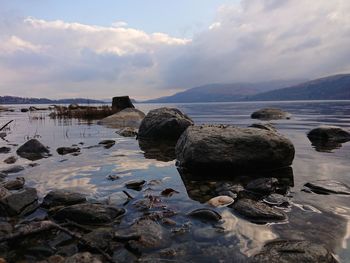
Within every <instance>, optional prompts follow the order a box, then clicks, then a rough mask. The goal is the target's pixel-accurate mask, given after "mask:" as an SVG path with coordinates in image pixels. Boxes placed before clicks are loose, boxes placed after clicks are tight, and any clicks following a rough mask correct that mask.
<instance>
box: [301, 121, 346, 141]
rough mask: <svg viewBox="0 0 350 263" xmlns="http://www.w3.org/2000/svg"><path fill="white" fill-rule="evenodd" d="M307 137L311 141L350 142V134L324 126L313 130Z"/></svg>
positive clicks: (334, 127) (343, 130)
mask: <svg viewBox="0 0 350 263" xmlns="http://www.w3.org/2000/svg"><path fill="white" fill-rule="evenodd" d="M307 136H308V137H309V139H310V140H311V141H314V140H332V141H339V142H346V141H350V132H349V131H347V130H345V129H343V128H341V127H338V126H327V125H322V126H319V127H317V128H315V129H312V130H311V131H310V132H309V133H308V134H307Z"/></svg>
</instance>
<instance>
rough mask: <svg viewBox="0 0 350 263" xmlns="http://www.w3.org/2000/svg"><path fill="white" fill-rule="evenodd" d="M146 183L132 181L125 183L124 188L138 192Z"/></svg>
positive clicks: (143, 181)
mask: <svg viewBox="0 0 350 263" xmlns="http://www.w3.org/2000/svg"><path fill="white" fill-rule="evenodd" d="M145 183H146V181H145V180H132V181H129V182H126V183H125V187H126V188H129V189H133V190H137V191H140V190H141V189H142V186H143V185H144V184H145Z"/></svg>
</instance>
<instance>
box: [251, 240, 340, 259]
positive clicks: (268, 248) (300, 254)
mask: <svg viewBox="0 0 350 263" xmlns="http://www.w3.org/2000/svg"><path fill="white" fill-rule="evenodd" d="M249 262H251V263H304V262H305V263H306V262H308V263H318V262H322V263H336V262H338V261H337V260H335V258H334V257H333V256H332V254H331V252H329V251H328V250H327V249H326V248H325V247H323V246H321V245H318V244H313V243H310V242H309V241H296V240H278V241H272V242H270V243H268V244H266V245H265V246H264V247H263V249H262V251H261V252H260V253H258V254H257V255H255V256H253V257H252V258H251V259H250V261H249Z"/></svg>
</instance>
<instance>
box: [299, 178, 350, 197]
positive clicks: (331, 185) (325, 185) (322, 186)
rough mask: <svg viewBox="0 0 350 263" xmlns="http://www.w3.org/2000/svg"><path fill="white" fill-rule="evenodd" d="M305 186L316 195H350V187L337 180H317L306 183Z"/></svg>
mask: <svg viewBox="0 0 350 263" xmlns="http://www.w3.org/2000/svg"><path fill="white" fill-rule="evenodd" d="M304 186H306V187H307V188H309V189H310V190H311V191H312V192H314V193H316V194H324V195H329V194H342V195H350V187H349V186H348V185H346V184H344V183H341V182H338V181H335V180H316V181H312V182H309V183H306V184H305V185H304Z"/></svg>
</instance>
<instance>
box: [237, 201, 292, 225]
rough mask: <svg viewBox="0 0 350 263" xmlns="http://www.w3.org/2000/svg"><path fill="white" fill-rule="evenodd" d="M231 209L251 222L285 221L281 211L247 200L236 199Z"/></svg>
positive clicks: (284, 215)
mask: <svg viewBox="0 0 350 263" xmlns="http://www.w3.org/2000/svg"><path fill="white" fill-rule="evenodd" d="M232 208H233V209H234V210H235V211H236V212H237V213H239V214H240V215H242V216H244V217H245V218H247V219H248V220H250V221H253V222H269V221H281V220H286V219H287V216H286V214H285V213H284V212H282V211H281V210H278V209H276V208H273V207H270V206H268V205H266V204H264V203H261V202H258V201H254V200H251V199H247V198H244V199H238V200H237V201H235V203H233V205H232Z"/></svg>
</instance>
